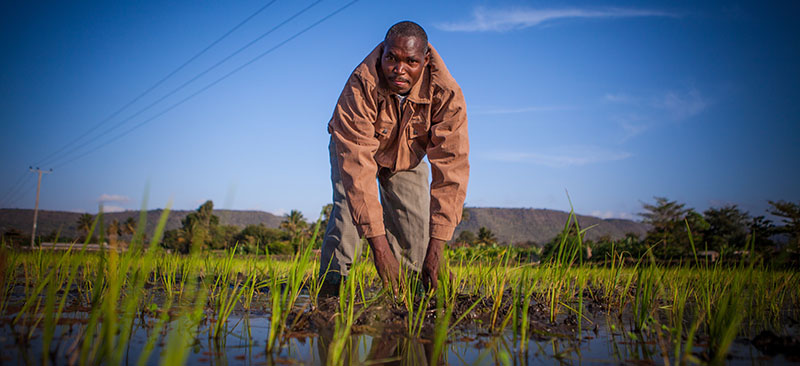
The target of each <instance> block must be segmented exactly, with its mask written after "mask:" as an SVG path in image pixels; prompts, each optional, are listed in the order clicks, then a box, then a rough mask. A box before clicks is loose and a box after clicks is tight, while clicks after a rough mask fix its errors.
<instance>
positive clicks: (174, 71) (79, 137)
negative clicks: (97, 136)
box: [34, 0, 277, 166]
mask: <svg viewBox="0 0 800 366" xmlns="http://www.w3.org/2000/svg"><path fill="white" fill-rule="evenodd" d="M276 1H277V0H272V1H270V2H268V3H267V4H266V5H264V6H262V7H261V8H259V9H258V10H256V11H255V12H254V13H252V14H250V15H249V16H248V17H247V18H245V19H244V20H242V21H241V22H239V24H236V25H235V26H234V27H233V28H231V29H230V30H228V31H227V32H225V34H223V35H222V36H220V37H219V38H217V39H216V40H214V41H213V42H211V44H209V45H208V46H206V47H205V48H203V49H202V50H200V52H198V53H196V54H195V55H194V56H192V57H190V58H189V59H188V60H186V62H184V63H183V64H181V65H180V66H178V67H177V68H176V69H175V70H172V72H170V73H169V74H167V76H164V77H163V78H161V80H159V81H157V82H156V83H155V84H153V85H152V86H150V87H149V88H147V89H146V90H145V91H143V92H142V93H140V94H139V95H137V96H136V97H135V98H133V100H131V101H129V102H128V103H126V104H125V105H123V106H122V107H120V108H119V109H117V110H116V111H115V112H114V113H111V114H110V115H109V116H108V117H106V118H105V119H103V120H102V121H100V123H98V124H96V125H94V126H93V127H91V128H89V129H88V130H87V131H86V132H84V133H83V134H82V135H80V136H78V137H77V138H75V139H73V140H72V141H70V142H68V143H67V144H66V145H64V146H62V147H61V148H59V149H58V150H56V151H54V152H52V153H51V154H49V155H47V156H45V157H44V158H42V159H40V160H39V162H37V163H36V164H34V165H39V166H41V165H42V164H43V163H46V162H47V161H48V160H49V159H51V158H53V157H54V156H56V155H57V154H58V153H60V152H62V151H64V150H65V149H67V148H68V147H70V146H72V145H74V144H76V143H77V142H78V141H80V140H82V139H83V138H84V137H86V136H88V135H90V134H91V133H92V132H94V131H96V130H97V129H98V128H100V127H101V126H103V125H105V124H106V123H108V122H109V121H111V120H112V119H114V118H115V117H116V116H118V115H119V114H120V113H122V111H124V110H125V109H127V108H128V107H130V106H131V105H133V104H134V103H136V102H138V101H139V100H140V99H141V98H142V97H144V96H145V95H147V94H149V93H150V92H151V91H153V90H154V89H156V88H157V87H159V86H160V85H161V84H163V83H164V82H165V81H167V79H169V78H171V77H172V76H173V75H175V74H177V73H178V72H179V71H181V70H183V68H185V67H186V66H187V65H189V64H190V63H191V62H192V61H194V60H196V59H197V58H198V57H200V56H201V55H203V54H204V53H206V51H208V50H209V49H211V48H212V47H214V46H215V45H217V43H219V42H221V41H222V40H223V39H225V38H227V37H228V36H229V35H231V33H233V32H235V31H236V30H237V29H239V28H241V27H242V26H243V25H244V24H245V23H247V22H249V21H250V20H251V19H253V18H254V17H255V16H256V15H258V14H260V13H261V12H262V11H264V9H266V8H268V7H269V6H270V5H272V4H273V3H275V2H276ZM61 156H63V155H61Z"/></svg>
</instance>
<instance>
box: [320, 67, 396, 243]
mask: <svg viewBox="0 0 800 366" xmlns="http://www.w3.org/2000/svg"><path fill="white" fill-rule="evenodd" d="M376 119H377V107H376V103H375V101H374V100H373V98H372V95H371V93H370V91H369V90H368V88H367V86H366V85H363V83H362V80H361V78H359V77H358V76H357V75H355V74H354V75H351V76H350V79H349V80H348V81H347V85H345V87H344V90H343V91H342V94H341V95H340V96H339V101H338V103H337V104H336V109H335V110H334V112H333V119H332V121H331V136H332V138H333V141H334V144H335V145H336V154H337V160H338V161H339V171H340V173H341V177H342V183H343V184H344V187H345V191H346V193H347V194H346V196H347V204H348V206H350V213H351V215H352V218H353V221H354V222H355V224H356V228H357V229H358V233H359V235H361V236H365V237H367V238H372V237H375V236H380V235H385V234H386V231H385V229H384V226H383V211H382V209H381V204H380V201H379V200H378V185H377V183H376V181H375V176H376V175H377V173H378V165H377V163H375V153H376V152H377V151H378V147H379V145H380V143H379V142H378V139H377V138H375V127H374V126H373V123H374V122H375V120H376Z"/></svg>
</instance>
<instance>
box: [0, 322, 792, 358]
mask: <svg viewBox="0 0 800 366" xmlns="http://www.w3.org/2000/svg"><path fill="white" fill-rule="evenodd" d="M600 318H601V319H600V320H601V321H602V323H598V324H597V325H598V327H596V328H594V329H593V330H586V331H584V332H583V333H582V334H581V336H580V337H577V336H571V337H557V336H552V335H544V334H538V335H537V336H536V337H534V338H533V339H531V340H530V342H528V347H527V350H526V351H524V352H520V350H519V349H520V347H519V339H518V338H516V337H515V336H514V334H513V333H512V332H510V331H507V332H505V333H503V334H501V335H488V334H485V333H479V332H478V331H477V328H473V329H468V330H461V331H457V332H455V333H454V334H450V335H448V339H449V342H448V343H447V344H446V345H445V350H444V352H442V356H441V359H440V360H437V362H436V363H437V364H464V365H473V364H479V365H498V364H503V365H515V366H516V365H519V366H527V365H534V364H541V363H547V364H562V365H583V364H603V363H610V364H618V363H620V362H632V363H647V364H665V363H667V362H668V363H670V364H672V363H674V360H673V359H671V358H665V357H668V356H669V355H670V352H668V353H666V354H665V353H664V351H663V348H664V345H659V340H658V339H645V338H642V339H639V340H637V339H632V338H631V336H629V335H628V333H627V332H625V333H623V332H619V331H614V330H612V329H614V328H615V329H623V328H622V326H621V324H618V323H617V324H615V327H614V328H611V326H610V324H611V323H612V322H610V321H608V320H606V319H602V317H600ZM65 319H71V321H70V322H69V324H61V325H59V326H58V327H57V328H56V334H55V342H54V344H58V346H57V348H56V347H54V352H55V353H54V355H55V357H54V358H53V359H54V360H55V361H56V364H59V365H69V364H76V363H77V361H78V359H77V358H76V352H79V350H77V349H76V347H79V346H78V345H79V343H78V342H77V340H78V339H79V337H81V334H82V332H83V330H82V328H83V327H85V320H86V314H85V313H70V314H65ZM153 321H154V319H148V318H145V319H143V320H138V321H137V323H135V324H134V328H133V329H132V333H131V341H130V342H129V344H128V345H127V350H126V353H125V356H124V358H123V364H125V365H135V364H136V363H137V361H138V358H139V355H140V354H141V353H142V351H143V349H144V346H145V344H146V342H147V339H148V337H149V336H150V334H151V333H152V328H151V327H150V326H148V324H152V322H153ZM174 326H175V324H174V322H173V323H172V324H170V327H169V329H168V330H167V332H168V331H170V330H171V329H172V328H173V327H174ZM213 326H214V324H213V321H210V320H209V319H208V318H206V320H205V321H204V322H203V323H202V324H201V326H200V327H199V328H198V333H197V335H196V337H195V340H194V342H193V344H192V345H191V351H190V353H189V358H188V364H190V365H294V364H298V365H300V364H302V365H326V364H327V355H328V349H329V345H330V344H331V342H332V341H333V336H334V332H333V329H332V328H331V329H318V331H317V332H313V333H312V332H305V333H290V334H289V335H290V336H289V337H287V338H286V339H285V340H284V342H283V343H282V344H281V345H280V347H279V348H277V350H276V351H275V352H274V353H272V354H267V353H266V351H265V350H266V343H267V340H268V334H269V315H268V314H266V313H258V312H254V313H251V314H249V315H248V314H245V315H236V316H232V317H231V318H229V320H228V322H227V324H226V327H225V335H224V336H223V337H218V338H214V337H210V336H209V334H210V333H209V328H210V327H213ZM23 331H30V330H26V329H15V330H14V331H12V328H11V324H9V323H8V322H5V323H4V324H3V326H2V330H1V331H0V347H2V349H3V350H4V351H3V352H2V355H0V360H1V361H0V364H28V365H39V364H42V355H41V354H39V350H40V349H41V337H40V336H34V337H33V338H32V339H31V340H30V341H24V342H23V341H21V340H20V339H18V338H17V337H15V336H14V334H17V333H20V332H23ZM794 331H796V329H795V330H794ZM165 334H166V332H163V331H162V335H161V336H160V337H159V339H158V343H157V344H156V348H155V351H154V352H153V354H152V355H151V357H150V358H149V359H148V362H147V364H148V365H157V364H159V363H160V362H159V361H160V359H161V357H163V355H164V354H165V353H166V352H170V350H168V349H166V348H165V347H166V346H165V339H164V335H165ZM423 337H424V335H423ZM667 349H668V350H671V346H669V345H667ZM695 350H696V351H698V352H700V351H702V349H701V348H695ZM432 354H433V343H432V342H431V341H430V340H428V339H411V338H408V337H405V336H398V335H397V332H389V331H386V332H379V333H377V334H360V335H353V336H351V337H350V338H349V339H348V341H347V342H345V351H344V364H345V365H363V364H381V365H430V362H429V360H430V358H431V356H432ZM786 361H787V360H786V359H784V358H783V357H781V356H780V355H779V356H777V357H774V358H769V357H765V356H764V355H763V354H761V353H760V352H759V351H758V350H756V349H755V348H754V347H753V346H752V345H751V344H750V343H749V342H736V343H735V344H734V346H733V348H732V350H731V358H729V359H728V362H729V363H731V364H757V365H761V364H764V365H767V364H777V363H783V362H786Z"/></svg>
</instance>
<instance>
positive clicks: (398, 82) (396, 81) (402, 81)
mask: <svg viewBox="0 0 800 366" xmlns="http://www.w3.org/2000/svg"><path fill="white" fill-rule="evenodd" d="M391 81H392V84H394V85H398V86H399V85H406V84H408V80H406V79H403V78H393V79H391Z"/></svg>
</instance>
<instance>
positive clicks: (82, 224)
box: [78, 213, 94, 237]
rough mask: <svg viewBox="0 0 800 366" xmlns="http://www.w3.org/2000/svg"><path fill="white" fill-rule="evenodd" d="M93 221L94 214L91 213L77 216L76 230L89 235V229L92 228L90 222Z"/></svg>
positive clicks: (85, 235)
mask: <svg viewBox="0 0 800 366" xmlns="http://www.w3.org/2000/svg"><path fill="white" fill-rule="evenodd" d="M93 222H94V216H92V215H91V214H88V213H85V214H83V215H80V216H79V217H78V230H80V231H82V232H83V236H84V237H87V236H89V230H90V229H91V228H92V223H93Z"/></svg>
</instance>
